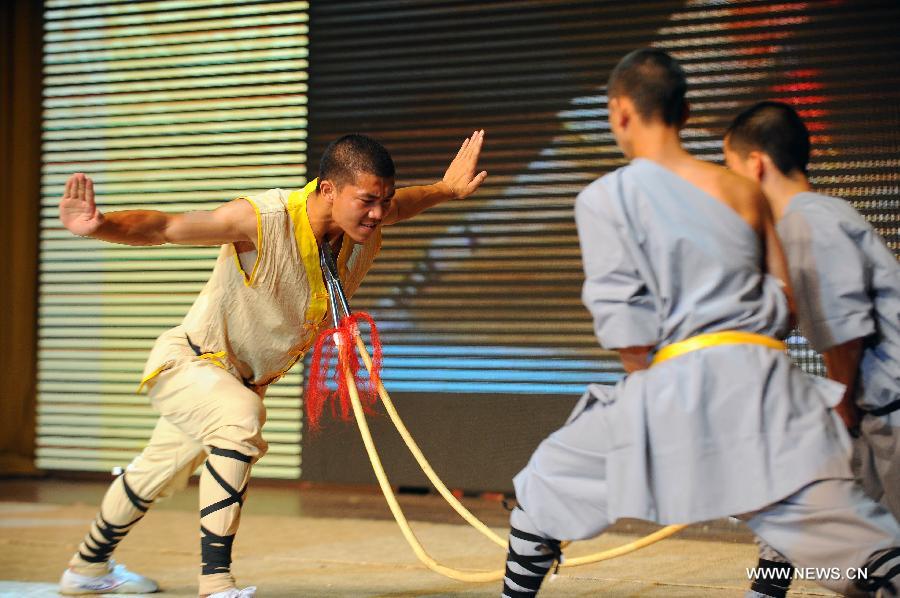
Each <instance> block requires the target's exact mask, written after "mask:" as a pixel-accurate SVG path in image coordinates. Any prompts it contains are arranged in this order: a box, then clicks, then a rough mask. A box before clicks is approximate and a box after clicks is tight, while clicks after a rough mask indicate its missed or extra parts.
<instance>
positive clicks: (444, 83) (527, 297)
mask: <svg viewBox="0 0 900 598" xmlns="http://www.w3.org/2000/svg"><path fill="white" fill-rule="evenodd" d="M310 19H311V23H312V30H311V37H310V52H311V57H312V61H311V65H310V83H311V85H310V110H311V114H313V115H314V118H313V119H312V120H311V123H310V164H315V163H316V161H317V160H318V157H319V155H320V154H321V152H322V149H323V148H324V146H325V144H326V143H327V142H328V141H330V140H331V139H333V138H335V137H336V136H338V135H340V134H343V133H347V132H353V131H358V132H362V133H368V134H371V135H373V136H375V137H377V138H379V139H381V140H382V141H383V142H384V143H385V145H386V146H387V147H388V149H389V150H390V151H391V152H392V154H393V156H394V159H395V162H396V164H397V168H398V185H408V184H417V183H427V182H431V181H434V180H436V179H437V178H439V177H440V176H441V173H442V172H443V167H444V166H445V165H446V163H447V161H448V160H449V158H450V157H451V156H452V155H453V154H454V152H455V149H456V145H457V143H458V142H459V141H461V139H462V138H463V137H464V136H465V135H466V134H468V133H470V132H471V131H472V130H473V129H475V128H478V127H483V128H485V129H486V130H487V141H486V145H485V149H484V155H483V163H482V164H483V166H484V168H486V169H487V170H488V171H489V173H490V176H489V178H488V181H487V182H486V184H485V186H484V187H483V188H482V190H480V191H479V192H478V194H477V195H476V196H475V197H473V198H470V199H467V200H464V201H459V202H449V203H447V204H444V205H442V206H439V207H437V208H434V209H432V210H430V211H428V212H426V213H424V214H422V215H420V216H419V217H417V218H416V219H414V220H412V221H409V222H408V223H404V224H401V225H398V226H395V227H389V228H387V229H386V230H385V235H384V249H383V252H382V254H381V256H380V257H379V259H378V260H377V261H376V264H375V267H374V269H373V270H372V272H371V273H370V274H369V276H368V277H367V279H366V280H365V282H364V283H363V285H362V287H361V288H360V290H359V292H358V293H357V297H356V299H355V301H354V306H355V308H356V309H366V310H368V311H370V312H371V313H372V314H373V315H374V316H375V319H376V320H377V321H378V322H379V323H380V324H381V330H382V332H383V335H382V338H383V341H384V344H385V347H386V359H385V374H384V379H385V383H386V386H387V387H388V389H389V390H390V391H392V392H393V393H395V394H397V395H403V394H406V395H407V399H408V400H407V401H406V409H407V413H410V414H411V417H410V419H411V420H415V419H416V418H422V419H421V420H420V421H414V422H413V424H414V425H419V426H420V427H419V433H418V435H417V437H419V438H424V439H425V440H424V442H426V443H431V445H432V446H431V447H430V450H431V453H430V454H434V455H435V458H436V459H438V460H441V459H443V463H442V464H441V467H442V470H443V471H454V472H455V473H452V474H451V475H450V476H449V477H450V478H451V484H452V483H453V479H454V476H459V477H456V478H455V479H461V478H464V477H465V476H466V475H467V474H466V470H467V468H468V470H471V469H472V464H471V463H472V462H471V461H469V462H468V463H467V464H460V465H459V466H456V465H454V463H457V462H458V459H457V458H456V457H455V456H454V455H453V453H455V452H458V451H463V452H465V451H466V450H467V445H468V444H469V443H472V444H475V445H479V446H482V447H484V449H483V450H482V451H480V457H479V455H477V454H468V457H467V458H469V459H477V458H481V459H487V460H488V462H486V463H485V464H484V465H483V466H481V468H480V471H483V472H484V473H483V476H482V479H487V478H490V479H491V480H493V481H492V482H485V483H484V484H483V485H481V486H480V487H486V486H487V487H490V485H491V484H503V485H506V484H504V483H503V482H501V481H498V480H502V479H503V478H504V476H506V475H507V474H508V473H509V472H512V473H515V471H516V469H517V467H520V466H521V465H522V464H523V463H524V459H525V458H527V455H528V452H530V449H531V448H532V447H533V442H534V441H533V439H534V438H539V437H540V436H541V435H542V434H543V433H544V432H545V431H546V430H547V429H548V428H549V429H552V428H553V427H555V426H556V425H558V423H559V421H558V419H559V414H558V413H557V412H556V409H558V408H557V407H554V399H564V398H568V399H569V400H571V399H572V398H574V397H575V396H577V394H578V393H580V392H581V391H582V390H583V388H584V386H585V383H586V382H588V381H599V382H612V381H613V380H615V379H617V378H618V377H619V376H620V368H619V365H618V362H617V360H615V359H614V358H613V356H612V355H610V354H609V353H606V352H603V351H602V350H600V349H599V348H597V346H596V341H595V339H594V337H593V334H592V330H591V323H590V320H589V317H588V314H587V312H586V310H585V309H584V307H583V306H582V305H581V303H580V290H581V282H582V276H583V275H582V271H581V264H580V258H579V249H578V242H577V238H576V233H575V226H574V221H573V215H572V207H573V204H574V199H575V196H576V195H577V193H578V192H579V191H580V190H581V189H582V188H583V187H584V186H585V185H586V184H588V183H589V182H590V181H592V180H593V179H595V178H596V177H598V176H600V175H602V174H604V173H606V172H609V171H611V170H613V169H614V168H616V167H618V166H619V165H621V164H623V163H624V162H623V159H622V156H621V153H620V152H619V150H618V149H617V148H616V147H615V144H614V142H613V139H612V135H611V134H610V132H609V130H608V128H607V123H606V122H605V115H606V97H605V95H604V94H605V82H606V79H607V77H608V75H609V72H610V70H611V69H612V67H613V66H614V65H615V63H616V62H617V61H618V60H619V59H620V58H621V57H622V56H623V55H624V54H625V53H627V52H628V51H630V50H632V49H635V48H638V47H642V46H649V45H652V46H657V47H661V48H664V49H666V50H668V51H670V52H671V53H672V54H674V55H675V56H676V57H677V58H678V59H679V60H681V61H682V63H683V64H684V66H685V68H686V69H687V71H688V73H689V77H690V89H691V91H690V93H689V99H690V100H691V102H692V108H693V112H692V114H693V116H692V118H691V120H690V122H689V124H688V127H687V128H686V130H685V131H684V135H683V138H684V140H685V144H686V146H687V147H688V148H689V149H690V150H691V151H692V152H693V153H695V154H696V155H699V156H701V157H704V158H707V159H710V160H721V135H722V133H723V130H724V128H725V126H726V125H727V124H728V123H729V122H730V119H731V118H732V117H733V116H734V115H735V114H736V113H737V111H738V110H740V109H741V108H743V107H745V106H747V105H749V104H750V103H751V102H754V101H757V100H762V99H766V98H772V99H782V100H786V101H789V102H791V103H793V104H794V105H796V106H797V108H798V109H799V110H800V111H801V114H802V115H803V117H804V118H805V119H806V120H807V122H808V123H809V125H810V128H811V129H812V134H813V143H814V145H815V153H814V155H813V159H812V162H813V165H812V171H811V174H812V181H813V184H814V185H815V186H816V187H817V188H818V189H819V190H821V191H823V192H826V193H833V194H836V195H841V196H843V197H846V198H847V199H849V200H851V201H853V202H854V204H855V205H856V206H857V207H858V208H859V209H860V210H862V211H863V213H864V214H865V215H866V216H867V217H868V218H869V219H870V220H871V221H872V222H873V224H875V225H876V226H877V227H878V229H879V231H880V232H881V233H882V234H883V235H884V237H885V238H886V240H887V241H888V243H889V244H890V245H891V247H892V248H893V249H894V250H895V251H898V252H900V232H898V227H900V216H898V213H900V199H898V196H900V193H898V184H897V183H898V178H897V177H898V175H897V171H898V169H897V167H898V163H900V161H898V158H897V156H898V152H897V150H898V140H900V135H898V132H897V131H898V125H900V111H898V99H900V97H898V96H900V85H898V83H900V69H898V64H897V61H896V56H897V55H898V50H900V41H898V37H897V35H896V31H897V26H898V21H900V7H898V5H897V4H896V3H895V2H872V1H863V2H815V3H812V2H787V3H786V2H771V1H738V2H722V1H720V0H703V1H699V0H694V1H688V2H666V1H656V2H640V3H637V2H596V1H567V2H563V1H558V2H552V1H546V2H515V1H498V2H467V1H461V0H458V1H453V0H421V1H417V2H404V1H394V0H379V1H362V0H360V1H356V2H349V3H332V2H320V3H313V4H312V6H311V10H310ZM791 341H792V345H793V347H792V349H793V350H792V355H793V356H794V357H795V359H797V360H798V361H799V362H800V363H801V364H802V365H804V367H807V368H808V369H811V370H813V371H815V370H816V368H817V363H816V356H815V355H814V354H812V353H811V352H810V351H809V350H808V349H807V348H805V345H804V344H803V341H802V339H800V338H797V337H794V338H792V339H791ZM529 395H530V396H532V397H534V398H535V399H536V398H537V397H541V398H542V399H546V400H545V401H544V405H546V412H545V415H546V417H544V416H542V415H541V413H542V412H541V411H540V410H538V411H535V412H534V413H536V414H537V415H536V417H531V419H529V420H524V421H523V420H522V419H521V418H519V417H517V415H518V411H519V410H520V408H524V407H520V406H523V405H525V404H526V403H527V401H526V399H528V397H529ZM501 397H503V398H505V399H504V400H506V401H507V402H506V403H505V405H506V407H505V408H504V409H501V410H500V412H501V417H500V418H499V419H497V420H493V421H491V420H487V416H486V415H483V413H482V406H484V405H487V402H486V399H488V398H491V400H493V398H497V400H499V398H501ZM451 398H455V399H453V400H455V401H456V403H457V404H458V408H456V409H454V410H450V411H447V412H444V411H441V413H443V414H444V416H445V417H443V418H437V417H434V416H430V415H429V413H428V407H427V405H429V404H437V402H439V401H446V403H452V402H453V400H451ZM555 403H556V404H559V403H564V404H565V405H566V406H568V405H570V404H571V402H569V401H561V400H556V401H555ZM502 412H505V415H504V414H503V413H502ZM448 413H449V414H450V415H447V414H448ZM495 413H496V412H495ZM529 413H532V412H529ZM448 418H453V419H448ZM432 419H433V420H439V421H431V420H432ZM472 428H475V429H477V432H470V429H472ZM538 429H539V430H543V431H542V432H540V433H537V432H533V431H534V430H538ZM448 430H452V432H448ZM350 435H352V434H350ZM526 436H527V437H528V438H527V439H526V440H524V441H521V442H520V439H521V438H523V437H526ZM497 437H499V438H500V439H499V440H498V439H497ZM433 438H440V439H441V441H442V442H446V444H443V445H442V444H440V443H439V442H437V441H433V440H432V439H433ZM342 440H343V439H342ZM385 442H390V440H389V439H388V436H386V437H385ZM305 450H306V447H305ZM386 450H388V449H386ZM323 452H324V451H323ZM348 452H352V451H348ZM400 452H402V450H401V451H400ZM469 453H471V451H469ZM307 454H308V453H307ZM393 458H394V457H393V455H392V457H391V459H393ZM398 458H401V459H402V457H398ZM348 459H350V457H348ZM391 459H389V461H390V460H391ZM397 467H399V468H400V469H402V467H401V466H397ZM339 469H340V468H338V467H334V471H338V470H339ZM363 469H364V467H362V466H361V467H360V470H361V473H360V476H362V477H360V479H364V477H365V476H366V475H367V474H365V473H364V472H362V470H363ZM498 470H503V471H502V472H501V473H502V475H496V476H495V475H494V474H495V472H497V471H498ZM397 479H400V480H414V479H417V478H416V474H415V473H414V471H413V469H412V468H410V469H409V471H408V473H403V472H401V473H399V474H398V475H397ZM466 479H468V478H466ZM506 479H507V480H508V478H506ZM401 483H404V482H401ZM405 483H413V482H412V481H407V482H405Z"/></svg>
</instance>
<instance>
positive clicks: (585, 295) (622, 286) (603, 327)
mask: <svg viewBox="0 0 900 598" xmlns="http://www.w3.org/2000/svg"><path fill="white" fill-rule="evenodd" d="M608 208H609V198H608V197H606V191H605V190H604V189H603V188H602V187H601V186H600V185H597V184H594V185H590V186H588V187H587V188H586V189H585V190H584V191H582V192H581V193H580V194H579V195H578V199H577V200H576V202H575V221H576V224H577V225H578V238H579V241H580V243H581V255H582V260H583V265H584V275H585V281H584V287H583V289H582V300H583V301H584V305H585V307H587V308H588V310H589V311H590V312H591V315H592V316H593V317H594V332H595V334H596V335H597V339H598V340H599V341H600V344H601V345H602V346H603V347H604V348H606V349H620V348H625V347H638V346H647V345H655V344H656V343H657V342H658V341H659V329H660V324H659V317H658V314H657V312H656V305H655V301H654V298H653V297H652V295H651V294H650V293H649V290H648V288H647V286H646V285H645V284H644V282H643V280H642V279H641V277H640V275H639V273H638V271H637V268H636V266H635V263H634V260H633V258H632V256H631V255H630V253H629V249H628V247H629V245H628V244H627V243H626V242H625V240H624V238H623V235H626V234H628V231H626V230H624V228H623V225H622V224H621V223H615V222H614V221H613V217H612V215H611V213H610V211H609V209H608Z"/></svg>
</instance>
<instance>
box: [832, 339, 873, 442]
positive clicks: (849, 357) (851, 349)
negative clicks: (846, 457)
mask: <svg viewBox="0 0 900 598" xmlns="http://www.w3.org/2000/svg"><path fill="white" fill-rule="evenodd" d="M862 352H863V341H862V339H859V338H857V339H854V340H852V341H848V342H846V343H843V344H840V345H837V346H834V347H832V348H831V349H828V350H827V351H825V352H824V353H823V354H822V359H823V361H824V362H825V370H826V372H827V373H828V377H829V378H831V379H832V380H835V381H836V382H840V383H841V384H843V385H845V386H846V387H847V390H846V391H845V392H844V396H843V397H842V398H841V402H840V403H839V404H838V405H837V407H835V411H837V413H838V415H840V416H841V419H843V420H844V423H845V424H846V425H847V428H849V429H851V430H852V429H854V428H856V426H857V425H858V424H859V409H858V408H857V406H856V402H855V399H856V396H855V394H856V379H857V376H858V375H859V362H860V360H861V359H862Z"/></svg>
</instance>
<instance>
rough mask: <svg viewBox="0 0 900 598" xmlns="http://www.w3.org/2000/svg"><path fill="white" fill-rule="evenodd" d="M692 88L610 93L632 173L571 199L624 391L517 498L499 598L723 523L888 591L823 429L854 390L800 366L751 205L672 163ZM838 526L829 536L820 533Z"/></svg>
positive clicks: (641, 75) (595, 302)
mask: <svg viewBox="0 0 900 598" xmlns="http://www.w3.org/2000/svg"><path fill="white" fill-rule="evenodd" d="M686 87H687V85H686V78H685V75H684V72H683V70H682V68H681V67H680V65H678V63H677V62H675V61H674V60H673V59H672V58H671V57H670V56H668V55H667V54H666V53H664V52H662V51H659V50H638V51H635V52H632V53H631V54H629V55H627V56H626V57H625V58H623V59H622V61H621V62H620V63H619V64H618V65H617V66H616V68H615V69H614V70H613V72H612V74H611V75H610V79H609V84H608V90H607V94H608V96H609V123H610V127H611V129H612V133H613V135H614V137H615V139H616V142H617V143H618V145H619V147H620V148H621V149H622V151H623V153H624V154H625V156H626V157H627V158H629V159H630V160H631V163H630V164H629V165H628V166H625V167H623V168H620V169H618V170H616V171H615V172H612V173H610V174H607V175H606V176H604V177H602V178H600V179H599V180H597V181H595V182H594V183H592V184H591V185H589V186H588V187H587V188H585V189H584V190H583V191H582V192H581V193H580V194H579V196H578V199H577V201H576V206H575V217H576V222H577V225H578V234H579V238H580V242H581V249H582V254H583V255H582V257H583V261H584V270H585V278H586V279H585V283H584V290H583V299H584V302H585V304H586V306H587V307H588V309H589V310H590V311H591V313H592V315H593V318H594V328H595V332H596V334H597V337H598V339H599V341H600V343H601V344H602V345H603V346H604V347H607V348H610V349H615V350H617V351H619V353H620V355H621V356H622V361H623V365H624V366H625V369H626V372H627V375H626V376H625V377H624V378H623V379H622V380H621V381H620V382H619V383H618V384H617V385H616V386H615V387H614V388H610V387H604V386H600V385H592V386H590V387H589V389H588V392H587V393H586V394H585V395H584V396H583V397H582V399H581V401H580V402H579V403H578V404H577V405H576V407H575V409H574V410H573V412H572V414H571V415H570V417H569V419H568V421H567V422H566V424H565V425H564V426H563V427H562V428H561V429H559V430H557V431H556V432H554V433H553V434H551V435H550V437H548V438H547V439H546V440H544V441H543V442H542V443H541V445H540V446H539V447H538V448H537V449H536V451H535V453H534V454H533V455H532V457H531V459H530V461H529V463H528V464H527V466H526V467H525V468H524V469H523V470H522V471H521V472H520V473H519V474H518V475H517V476H516V478H515V480H514V484H515V489H516V496H517V498H518V501H519V507H517V508H516V509H514V510H513V512H512V514H511V517H510V523H511V527H512V529H511V532H510V538H509V542H510V550H509V555H508V560H507V569H506V577H505V579H504V589H503V593H504V595H505V596H507V597H509V598H518V597H520V596H532V595H534V594H535V593H536V592H537V590H538V588H539V587H540V583H541V580H542V578H543V577H544V575H545V574H546V572H547V571H548V570H549V568H550V567H551V566H552V564H553V562H554V561H558V560H559V559H560V549H559V547H560V544H559V541H560V540H578V539H583V538H589V537H592V536H595V535H597V534H599V533H600V532H602V531H603V530H604V529H605V528H606V527H608V526H609V525H610V524H612V523H613V522H615V521H616V520H617V519H619V518H621V517H633V518H639V519H646V520H650V521H655V522H658V523H661V524H669V523H693V522H697V521H703V520H708V519H715V518H719V517H724V516H729V515H739V516H741V517H742V518H743V519H745V520H746V521H747V523H748V525H749V526H750V527H751V528H752V529H753V531H754V532H755V533H756V534H757V535H758V536H760V537H762V538H763V539H765V541H766V542H768V543H769V544H771V545H772V546H773V547H775V548H776V549H777V550H779V551H780V552H782V553H783V554H785V555H788V556H789V557H790V558H791V559H792V560H793V561H794V562H795V563H797V564H798V565H802V566H810V567H837V568H839V569H840V570H842V571H843V570H846V569H847V568H849V567H866V566H868V567H869V574H870V578H869V582H870V583H871V586H867V587H865V588H860V587H856V586H854V585H853V584H852V582H850V581H849V580H848V579H844V578H842V579H828V580H823V584H824V585H828V586H829V587H831V588H833V589H835V590H838V591H846V592H859V593H863V592H868V591H875V590H876V589H877V587H881V586H887V585H890V584H891V579H890V577H891V576H892V575H894V574H895V573H896V571H895V570H894V567H895V566H897V565H900V548H898V546H900V527H898V524H897V522H896V521H894V519H893V517H891V516H890V514H889V513H887V512H886V511H884V510H883V509H882V508H881V507H879V506H878V505H877V504H876V503H875V502H874V501H872V500H871V499H870V498H868V497H867V496H865V494H863V492H862V490H861V489H860V488H859V487H858V486H857V485H856V484H854V483H853V479H852V473H851V472H850V466H849V448H850V446H849V438H848V436H847V433H846V430H845V429H844V426H843V425H842V424H841V423H840V421H839V420H838V418H837V416H836V415H834V414H833V413H832V411H831V409H830V407H833V406H834V405H835V404H837V402H838V401H839V400H840V397H841V395H842V393H843V387H842V386H841V385H840V384H837V383H835V382H832V381H829V380H824V379H816V378H814V377H811V376H808V375H806V374H805V373H803V372H802V371H801V370H799V369H798V368H796V367H794V366H793V365H792V364H791V361H790V358H789V357H788V356H787V354H786V353H785V352H784V345H783V343H781V342H780V341H777V340H776V338H777V337H779V336H782V335H784V334H786V332H787V331H788V327H789V326H788V320H789V307H788V300H787V298H786V294H785V290H784V289H783V287H784V284H783V283H782V282H781V281H779V278H782V279H784V278H785V277H786V266H785V264H784V258H783V256H782V254H781V251H780V246H779V244H778V240H777V238H776V235H775V231H774V223H773V222H772V218H771V214H770V212H769V210H768V205H767V204H766V202H765V199H764V197H763V196H762V193H761V192H760V190H759V187H758V186H757V185H755V184H754V183H752V181H749V180H747V179H744V178H743V177H740V176H738V175H735V174H734V173H731V172H729V171H728V170H726V169H724V168H722V167H719V166H716V165H713V164H709V163H706V162H703V161H700V160H697V159H695V158H693V157H692V156H690V155H689V154H688V153H687V152H686V151H685V149H684V148H683V147H682V146H681V142H680V139H679V130H680V128H681V126H682V125H683V123H684V122H685V120H686V119H687V115H688V110H687V105H686V102H685V99H684V96H685V92H686ZM826 512H827V514H828V516H827V517H822V515H823V514H824V513H826Z"/></svg>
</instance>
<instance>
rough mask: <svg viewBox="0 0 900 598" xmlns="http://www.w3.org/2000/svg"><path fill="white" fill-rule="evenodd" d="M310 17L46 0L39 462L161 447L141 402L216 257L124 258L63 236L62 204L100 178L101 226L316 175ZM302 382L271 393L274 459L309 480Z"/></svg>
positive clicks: (79, 465) (172, 1)
mask: <svg viewBox="0 0 900 598" xmlns="http://www.w3.org/2000/svg"><path fill="white" fill-rule="evenodd" d="M307 8H308V3H307V2H290V1H286V2H241V3H237V2H222V1H221V0H217V1H209V0H194V1H181V0H164V1H158V2H126V1H110V0H101V1H96V2H95V1H91V0H47V2H46V26H45V37H44V41H45V46H44V85H45V91H44V132H43V179H42V206H43V207H42V220H41V247H40V260H41V270H40V306H39V319H40V322H39V326H40V328H39V354H38V370H39V374H38V430H37V432H38V438H37V465H38V467H40V468H42V469H65V470H91V471H103V470H106V471H108V470H109V469H110V468H111V467H113V466H124V465H126V464H127V463H128V462H129V461H130V460H131V458H132V457H133V456H134V455H136V454H137V453H138V452H139V450H140V449H141V447H142V446H143V445H144V443H145V442H146V439H147V438H148V437H149V434H150V431H151V429H152V426H153V424H154V421H155V419H156V418H155V415H154V412H153V411H152V409H151V407H150V405H149V402H148V400H147V398H146V396H145V395H136V394H135V389H136V388H137V384H138V382H139V381H140V378H141V371H142V369H143V364H144V361H145V359H146V357H147V354H148V351H149V349H150V347H151V346H152V343H153V340H154V339H155V337H156V336H157V335H158V334H159V333H160V332H162V331H163V330H165V329H167V328H169V327H171V326H173V325H175V324H177V323H178V322H179V321H180V320H181V317H182V316H183V314H184V313H185V312H186V310H187V309H188V307H189V306H190V304H191V302H192V301H193V299H194V297H195V296H196V294H197V293H198V292H199V290H200V289H201V287H202V285H203V283H204V282H205V280H206V279H207V277H208V274H209V271H210V270H211V268H212V265H213V263H214V261H215V256H216V255H217V253H218V248H194V247H150V248H140V247H125V246H115V245H110V244H104V243H101V242H98V241H93V240H88V239H80V238H77V237H75V236H73V235H71V234H70V233H69V232H68V231H66V230H65V229H62V227H61V225H60V224H59V221H58V219H57V207H56V204H57V202H58V197H59V196H60V195H61V193H62V190H63V186H64V184H65V179H66V177H67V176H68V175H69V174H71V173H73V172H85V173H87V174H89V175H90V176H92V177H93V178H94V181H95V186H96V190H97V193H98V203H99V204H100V206H101V209H103V210H105V211H111V210H117V209H133V208H157V209H161V210H165V211H185V210H195V209H211V208H213V207H215V206H216V205H218V204H220V203H222V202H224V201H227V200H230V199H233V198H235V197H237V196H240V195H245V194H251V193H256V192H259V191H262V190H265V189H267V188H272V187H283V188H287V189H290V188H295V187H297V186H298V185H300V184H302V183H303V181H304V179H305V176H306V168H305V165H306V124H307V121H306V119H307V107H306V93H307V81H306V80H307V75H306V70H307V65H308V63H307V56H308V48H307V41H308V38H307V34H308V15H307ZM301 372H302V368H299V367H298V368H296V369H295V370H294V371H293V372H292V373H291V374H289V375H288V376H286V377H285V378H284V379H283V380H282V381H281V382H280V383H278V384H277V385H276V386H274V387H272V388H271V389H270V390H269V393H268V396H267V398H266V406H267V408H268V421H267V423H266V426H265V434H266V438H267V439H268V441H269V442H270V444H271V448H270V450H269V454H268V455H267V456H266V458H265V459H264V460H263V461H262V462H261V463H260V464H259V466H257V467H255V468H254V475H257V476H263V477H281V478H297V477H298V476H299V473H300V454H299V453H300V451H299V441H300V436H301V422H300V407H301V401H300V398H299V390H298V387H299V385H300V384H301Z"/></svg>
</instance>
